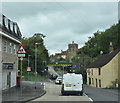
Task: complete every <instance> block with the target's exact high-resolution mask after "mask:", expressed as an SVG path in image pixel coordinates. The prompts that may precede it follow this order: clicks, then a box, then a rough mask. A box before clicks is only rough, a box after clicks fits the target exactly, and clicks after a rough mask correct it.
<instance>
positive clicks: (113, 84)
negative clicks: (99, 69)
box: [107, 79, 118, 89]
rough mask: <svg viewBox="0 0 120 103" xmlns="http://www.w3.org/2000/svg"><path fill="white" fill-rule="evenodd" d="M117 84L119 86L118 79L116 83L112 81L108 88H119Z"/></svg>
mask: <svg viewBox="0 0 120 103" xmlns="http://www.w3.org/2000/svg"><path fill="white" fill-rule="evenodd" d="M116 84H118V79H116V80H114V81H111V85H110V86H109V87H107V88H109V89H115V88H118V87H116Z"/></svg>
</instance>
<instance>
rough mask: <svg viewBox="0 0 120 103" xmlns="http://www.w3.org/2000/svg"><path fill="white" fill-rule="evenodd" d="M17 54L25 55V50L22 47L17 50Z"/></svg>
mask: <svg viewBox="0 0 120 103" xmlns="http://www.w3.org/2000/svg"><path fill="white" fill-rule="evenodd" d="M17 54H26V51H25V49H24V47H23V46H22V45H21V46H20V48H19V49H18V51H17Z"/></svg>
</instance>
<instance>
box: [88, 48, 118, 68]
mask: <svg viewBox="0 0 120 103" xmlns="http://www.w3.org/2000/svg"><path fill="white" fill-rule="evenodd" d="M118 52H120V49H117V50H115V51H113V52H111V53H108V54H105V55H102V56H101V57H99V58H98V59H97V60H96V61H95V62H93V63H91V64H90V65H89V66H88V68H99V67H102V66H104V65H106V64H107V63H109V62H110V61H111V60H112V59H113V58H114V57H115V56H116V54H118Z"/></svg>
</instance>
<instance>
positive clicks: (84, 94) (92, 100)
mask: <svg viewBox="0 0 120 103" xmlns="http://www.w3.org/2000/svg"><path fill="white" fill-rule="evenodd" d="M84 95H85V96H87V97H88V95H87V94H85V93H84ZM88 98H89V99H90V101H92V102H93V100H92V99H91V98H90V97H88Z"/></svg>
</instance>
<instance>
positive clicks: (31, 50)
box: [19, 33, 49, 75]
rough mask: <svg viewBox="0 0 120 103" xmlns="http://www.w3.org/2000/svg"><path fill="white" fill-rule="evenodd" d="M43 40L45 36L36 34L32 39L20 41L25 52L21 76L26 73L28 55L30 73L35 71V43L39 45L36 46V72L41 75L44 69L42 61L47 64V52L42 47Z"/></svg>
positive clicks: (43, 46)
mask: <svg viewBox="0 0 120 103" xmlns="http://www.w3.org/2000/svg"><path fill="white" fill-rule="evenodd" d="M44 38H45V35H43V34H40V33H36V34H34V35H33V36H32V37H29V38H23V39H22V45H23V47H24V48H25V50H26V52H27V54H26V57H25V58H24V60H23V75H25V73H26V72H27V66H28V55H30V57H29V61H30V63H29V64H30V66H31V70H32V72H34V71H35V43H40V44H38V45H37V72H38V73H39V74H41V72H42V70H43V69H44V64H43V61H46V62H49V55H48V50H47V49H46V47H45V45H44V40H43V39H44ZM19 69H20V61H19Z"/></svg>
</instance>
